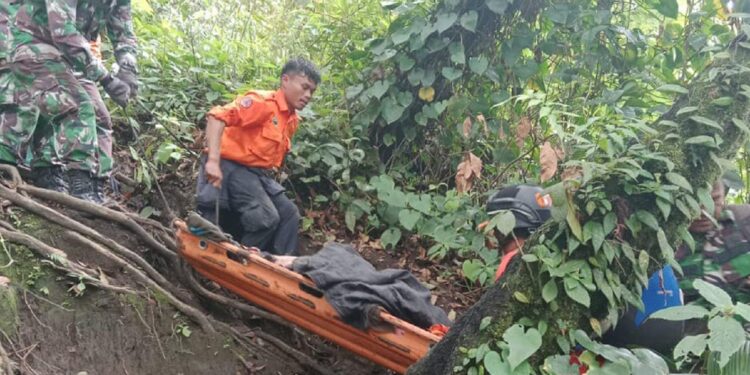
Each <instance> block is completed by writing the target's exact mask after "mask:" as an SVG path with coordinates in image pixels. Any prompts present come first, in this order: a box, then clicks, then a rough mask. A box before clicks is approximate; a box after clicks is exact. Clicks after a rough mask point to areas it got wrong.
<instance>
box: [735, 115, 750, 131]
mask: <svg viewBox="0 0 750 375" xmlns="http://www.w3.org/2000/svg"><path fill="white" fill-rule="evenodd" d="M732 123H733V124H734V126H736V127H737V128H738V129H740V130H742V132H743V133H745V134H750V128H748V126H747V123H746V122H745V121H742V120H740V119H738V118H736V117H733V118H732Z"/></svg>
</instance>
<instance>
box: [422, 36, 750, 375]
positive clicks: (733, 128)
mask: <svg viewBox="0 0 750 375" xmlns="http://www.w3.org/2000/svg"><path fill="white" fill-rule="evenodd" d="M746 40H747V38H746V36H744V35H743V36H741V37H738V38H737V39H735V40H734V41H733V42H732V43H731V44H730V46H729V47H728V48H727V50H726V51H725V52H723V53H720V54H717V55H716V58H715V61H714V63H713V64H711V65H710V66H709V67H708V68H707V69H706V70H705V71H704V72H702V73H701V74H700V75H699V76H698V77H697V78H696V79H695V80H694V81H693V82H692V83H691V85H690V87H689V88H688V90H689V92H688V93H687V94H685V95H682V96H681V97H680V98H679V99H678V100H677V101H676V102H675V104H674V105H673V107H672V108H671V109H670V110H669V111H668V112H667V113H665V114H664V115H663V116H662V117H661V118H660V119H659V120H658V121H657V122H656V124H655V125H654V126H653V128H654V129H657V131H658V133H657V134H654V135H652V137H653V139H655V140H658V144H659V146H658V148H659V149H658V151H659V152H661V153H662V154H663V155H665V156H666V157H667V158H668V159H669V160H671V162H673V163H674V169H673V170H672V172H673V173H677V174H679V175H682V176H683V177H685V178H686V179H687V182H689V184H690V185H691V186H692V187H693V190H692V192H691V194H690V195H691V196H693V197H696V194H695V193H694V192H695V191H696V190H697V189H698V188H703V189H705V188H706V187H709V186H710V185H711V184H712V183H713V182H714V181H716V179H717V178H719V176H720V173H721V167H720V165H719V164H720V163H722V159H731V158H733V157H734V156H735V154H736V152H737V150H738V148H739V147H740V146H741V145H743V144H744V142H745V141H746V139H747V134H746V133H747V131H748V130H747V128H746V127H747V123H748V119H749V117H750V101H749V100H748V97H749V96H748V95H750V87H747V86H744V87H743V85H750V59H749V57H750V44H748V43H747V42H746ZM720 98H721V99H720ZM728 98H731V101H730V99H728ZM717 99H720V100H717ZM728 102H729V103H731V104H728ZM680 110H682V112H680ZM678 113H679V114H678ZM706 119H707V120H708V121H706ZM704 136H705V138H703V137H704ZM696 137H701V138H696ZM711 139H713V140H714V141H711ZM688 140H690V141H688ZM646 142H647V141H646ZM713 142H716V144H715V145H712V143H713ZM642 168H643V169H644V170H645V171H647V172H649V173H651V174H654V175H657V176H658V175H662V174H664V173H665V172H667V170H665V166H664V163H645V164H643V166H642ZM611 178H612V176H610V179H611ZM598 182H599V183H602V184H603V185H604V186H606V187H607V188H606V194H607V198H609V200H610V201H611V202H616V201H618V200H619V199H620V198H621V197H625V196H628V194H627V193H626V192H624V191H623V188H622V184H619V183H618V181H616V180H609V181H601V180H600V181H598ZM587 183H591V181H590V182H587ZM584 186H585V185H584ZM584 186H581V188H583V187H584ZM652 195H653V194H651V195H650V194H641V195H640V196H639V199H637V200H632V201H628V202H627V203H626V204H627V206H629V207H627V208H626V209H627V210H628V211H629V212H635V211H636V210H643V211H647V212H651V213H653V214H654V216H655V217H659V214H658V211H657V209H656V208H655V207H654V206H655V204H654V201H655V199H656V197H654V196H652ZM695 200H696V201H700V200H699V199H697V198H696V199H695ZM575 203H581V202H576V201H575V198H574V201H573V204H574V205H575ZM673 211H676V210H673ZM578 216H579V219H580V220H581V222H584V220H585V219H586V218H585V217H584V216H585V215H584V214H582V213H580V212H579V213H578ZM690 220H691V218H690V217H688V216H687V215H685V214H680V213H679V212H673V213H672V214H671V215H669V216H668V219H667V220H661V221H660V222H659V224H658V225H659V226H660V227H661V229H663V231H664V233H665V234H666V239H667V241H668V243H670V244H675V243H678V242H680V240H679V238H680V237H679V236H678V234H677V232H679V229H680V228H682V229H684V228H685V226H686V225H687V224H688V223H689V221H690ZM621 222H622V220H621ZM544 229H545V230H544V232H545V233H549V234H552V233H559V232H558V230H562V231H568V230H569V228H568V224H567V223H566V222H565V221H561V222H558V221H556V222H553V223H551V225H548V226H546V227H545V228H544ZM611 236H612V235H610V236H609V238H611ZM540 237H541V236H538V235H537V236H535V237H534V238H532V239H531V240H530V241H527V242H526V246H525V248H524V249H525V251H527V250H528V249H531V248H533V247H534V246H535V245H538V244H540ZM656 237H657V236H655V235H654V231H650V230H649V231H640V232H638V233H637V234H635V235H633V234H632V233H627V234H625V235H624V236H623V237H620V238H619V240H623V241H625V242H627V243H628V244H630V245H631V246H632V248H633V249H644V250H645V251H647V252H648V254H649V256H650V258H651V259H654V260H656V262H651V266H650V269H649V272H650V271H652V270H653V269H656V268H657V267H660V265H661V264H665V263H666V261H667V259H665V256H664V252H663V249H662V248H661V246H660V245H659V244H658V241H657V238H656ZM594 253H595V252H594V250H593V249H592V248H591V247H590V246H587V247H583V248H579V249H578V250H576V254H577V255H576V256H577V257H581V258H582V259H588V257H589V256H593V255H594ZM623 264H628V263H627V262H623ZM533 269H534V268H533V266H530V267H526V266H524V265H523V263H522V261H520V260H518V259H517V260H516V261H515V262H514V264H511V266H510V269H509V272H507V276H506V279H505V281H504V282H501V283H497V284H495V285H493V286H492V287H490V288H489V290H488V291H487V292H486V293H485V295H484V296H483V297H482V298H481V300H480V301H479V302H478V303H477V304H476V305H474V306H473V307H472V308H471V309H470V310H469V311H468V312H467V313H466V314H464V315H463V316H462V317H461V318H460V319H459V320H458V321H457V322H456V324H455V325H454V327H453V328H452V329H451V330H450V332H449V333H448V334H447V335H446V336H445V338H444V339H443V340H442V341H441V342H440V343H439V344H438V345H436V346H435V347H434V348H433V349H432V351H431V352H430V353H429V355H428V356H427V357H425V358H424V359H423V360H422V361H420V362H418V363H417V364H415V365H414V366H412V367H411V368H410V369H409V372H408V373H409V374H429V375H438V374H453V373H454V367H455V366H460V365H461V364H462V361H463V358H464V357H463V355H462V352H461V351H460V350H459V349H460V348H462V347H463V348H474V347H477V346H479V345H480V344H482V343H488V342H492V341H494V340H498V339H500V338H501V337H502V334H503V332H505V330H506V329H507V328H509V327H510V326H511V325H512V324H514V323H517V322H518V321H519V319H521V318H524V317H526V318H531V319H532V320H535V321H542V320H543V321H547V322H555V321H557V320H558V319H561V320H562V321H563V322H564V323H565V325H566V326H567V327H568V328H569V329H570V330H574V329H582V330H584V331H586V332H589V333H591V332H592V331H593V329H592V328H591V324H590V319H591V318H592V317H594V318H599V317H600V316H601V315H598V316H597V313H595V312H592V309H589V308H587V307H585V306H583V305H581V304H578V303H576V302H573V301H572V300H571V299H570V298H568V297H567V296H566V295H564V294H565V293H563V292H561V295H560V297H558V298H557V300H556V301H555V302H556V304H557V308H556V309H553V308H550V305H549V304H547V303H546V302H544V300H543V299H542V297H541V291H540V288H539V287H538V285H539V283H540V281H539V280H538V279H537V276H536V273H534V272H533ZM625 271H626V272H620V274H621V277H630V278H632V277H633V275H632V274H633V272H632V270H625ZM628 271H630V272H628ZM628 273H629V274H630V275H628ZM516 291H520V292H522V293H523V294H524V295H525V296H527V297H528V298H529V301H528V303H521V302H519V301H518V300H517V299H516V298H514V297H513V293H514V292H516ZM591 298H592V301H591V304H590V306H601V305H602V304H604V305H606V301H605V300H604V296H603V295H601V293H592V294H591ZM485 317H491V318H492V322H493V323H492V324H491V326H490V327H489V329H484V330H480V323H481V321H482V319H483V318H485ZM559 333H560V332H559V330H556V329H552V328H550V329H549V330H547V332H546V334H545V335H544V339H543V342H544V344H543V345H542V347H541V349H540V350H539V351H538V352H537V354H535V355H534V356H533V357H532V358H531V362H532V364H536V365H539V364H541V363H542V361H543V359H544V358H545V357H547V356H550V355H554V354H557V353H558V352H559V349H558V347H557V345H555V344H554V338H555V336H556V335H559Z"/></svg>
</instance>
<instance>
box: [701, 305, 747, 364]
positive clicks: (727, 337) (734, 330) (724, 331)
mask: <svg viewBox="0 0 750 375" xmlns="http://www.w3.org/2000/svg"><path fill="white" fill-rule="evenodd" d="M708 330H709V337H708V348H709V349H711V351H712V352H717V353H719V366H721V367H724V365H726V364H727V362H729V359H730V357H732V354H734V353H735V352H736V351H737V350H739V349H740V347H741V346H742V345H743V344H744V343H745V341H747V334H746V333H745V329H744V328H742V324H740V322H738V321H737V320H735V319H734V317H732V316H721V315H718V316H716V317H714V318H712V319H711V320H709V321H708Z"/></svg>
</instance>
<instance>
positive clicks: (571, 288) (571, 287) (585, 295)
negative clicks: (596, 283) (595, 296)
mask: <svg viewBox="0 0 750 375" xmlns="http://www.w3.org/2000/svg"><path fill="white" fill-rule="evenodd" d="M563 284H565V293H566V294H567V295H568V297H570V298H571V299H572V300H573V301H576V302H578V303H580V304H581V305H584V306H586V307H589V305H590V304H591V296H589V292H588V291H587V290H586V288H584V287H583V285H581V283H580V282H578V280H576V279H573V278H572V277H566V278H565V281H564V282H563Z"/></svg>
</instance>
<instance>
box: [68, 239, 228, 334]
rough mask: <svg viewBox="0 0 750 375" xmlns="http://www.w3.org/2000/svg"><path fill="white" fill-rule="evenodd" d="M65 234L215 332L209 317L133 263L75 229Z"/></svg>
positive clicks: (205, 327)
mask: <svg viewBox="0 0 750 375" xmlns="http://www.w3.org/2000/svg"><path fill="white" fill-rule="evenodd" d="M64 235H65V236H67V237H68V238H70V239H72V240H74V241H76V242H78V243H80V244H81V245H84V246H86V247H89V248H91V249H93V250H94V251H96V252H97V253H99V254H101V255H103V256H105V257H107V258H108V259H111V260H112V261H114V262H115V263H117V264H118V265H120V266H121V267H123V268H126V269H127V270H128V271H129V272H130V273H131V274H132V275H133V276H134V277H136V278H137V279H138V280H140V281H141V282H142V283H144V284H146V285H148V286H150V287H152V288H154V289H155V290H157V291H159V292H160V293H162V294H163V295H164V296H165V297H166V298H167V299H168V300H169V302H170V303H172V305H173V306H174V307H175V308H176V309H177V310H179V311H180V312H181V313H183V314H185V315H186V316H187V317H189V318H191V319H192V320H193V321H194V322H196V323H197V324H198V325H199V326H200V327H201V328H202V329H203V330H204V331H206V332H209V333H215V332H216V330H215V329H214V327H213V326H212V325H211V323H210V322H209V321H208V317H206V315H205V314H204V313H202V312H200V311H198V309H196V308H194V307H193V306H190V305H188V304H186V303H184V302H182V301H181V300H179V299H178V298H176V297H175V296H174V295H172V293H170V292H169V291H168V290H166V289H165V288H163V287H162V286H161V285H159V284H158V283H157V282H156V281H154V280H153V279H151V278H149V277H148V276H146V275H145V274H144V273H143V272H142V271H141V270H139V269H138V268H136V267H134V266H133V265H132V264H130V263H128V262H127V261H125V260H124V259H122V258H120V257H118V256H117V255H115V254H113V253H112V252H110V251H109V250H107V249H105V248H104V247H102V246H101V245H99V244H97V243H96V242H94V241H91V240H90V239H88V238H86V237H84V236H82V235H80V234H78V233H77V232H73V231H67V232H65V233H64Z"/></svg>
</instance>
